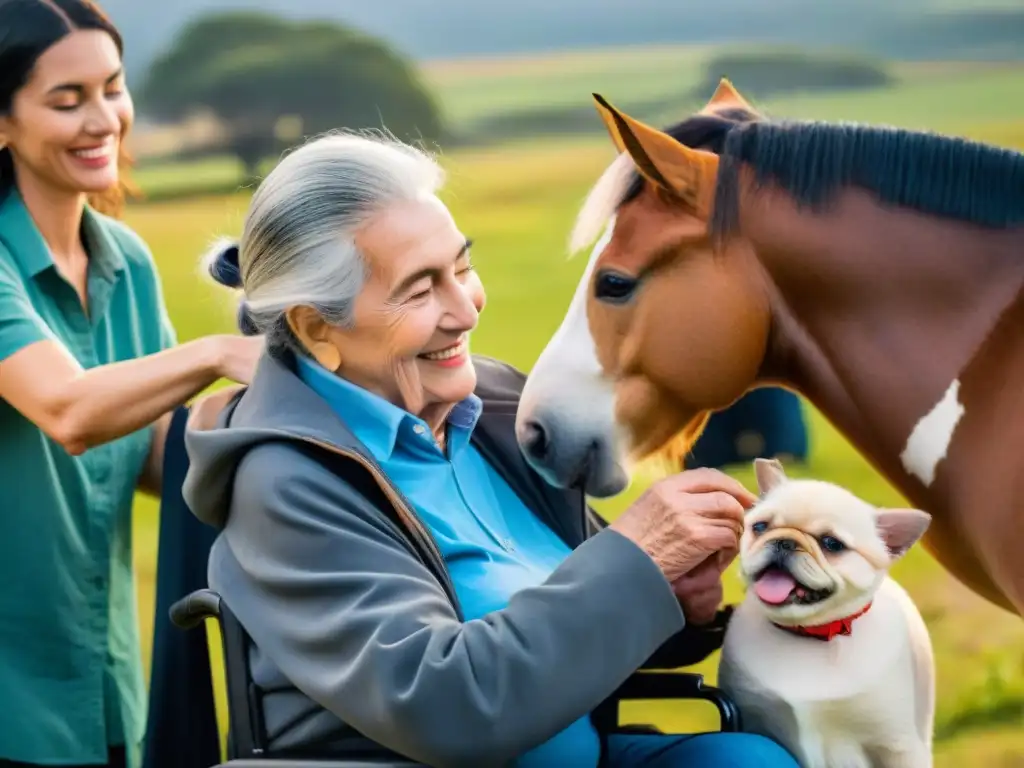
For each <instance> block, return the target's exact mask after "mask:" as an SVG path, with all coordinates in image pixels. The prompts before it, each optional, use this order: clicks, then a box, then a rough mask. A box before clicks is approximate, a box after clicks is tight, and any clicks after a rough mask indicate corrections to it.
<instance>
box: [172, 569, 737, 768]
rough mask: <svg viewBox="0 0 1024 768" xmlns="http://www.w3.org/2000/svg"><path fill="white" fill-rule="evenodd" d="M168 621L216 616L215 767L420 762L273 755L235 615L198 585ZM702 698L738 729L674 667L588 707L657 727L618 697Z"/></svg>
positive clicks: (724, 723)
mask: <svg viewBox="0 0 1024 768" xmlns="http://www.w3.org/2000/svg"><path fill="white" fill-rule="evenodd" d="M170 614H171V621H172V622H173V623H174V625H175V626H176V627H178V628H180V629H183V630H189V629H193V628H195V627H198V626H200V625H201V624H202V623H203V622H204V621H206V620H215V621H217V623H218V625H219V628H220V636H221V645H222V651H223V658H224V672H225V682H226V688H227V700H228V750H227V751H228V762H226V763H221V764H220V765H221V768H385V767H386V768H421V764H420V763H415V762H404V761H394V760H385V761H376V762H374V761H367V760H359V759H330V758H325V759H306V758H300V759H296V758H292V757H286V756H275V755H274V754H273V752H272V751H271V750H270V749H269V748H268V745H267V736H266V732H265V729H264V725H263V714H262V713H263V707H262V701H261V692H260V690H259V687H258V686H257V685H255V683H254V682H253V680H252V676H251V674H250V669H249V650H250V646H251V642H252V641H251V639H250V638H249V636H248V634H247V633H246V631H245V629H244V628H243V627H242V625H241V623H240V622H239V621H238V619H237V618H236V617H235V616H234V614H232V613H231V610H230V609H229V608H228V606H227V605H226V604H225V602H224V601H223V600H222V599H221V597H220V595H218V594H217V593H216V592H214V591H213V590H210V589H200V590H196V591H195V592H193V593H191V594H189V595H187V596H185V597H183V598H181V599H180V600H178V601H177V602H176V603H174V604H173V605H172V606H171V610H170ZM656 699H661V700H669V699H675V700H702V701H707V702H710V703H711V704H713V705H714V706H715V707H716V708H717V709H718V714H719V720H720V730H721V731H727V732H738V731H740V729H741V722H740V714H739V710H738V709H737V708H736V706H735V705H734V704H733V703H732V702H731V701H730V700H729V699H728V697H726V696H725V695H724V694H723V693H722V692H721V691H720V690H718V689H717V688H714V687H713V686H710V685H706V684H705V683H704V678H703V676H702V675H697V674H690V673H676V672H657V671H652V672H647V671H642V672H637V673H636V674H634V675H633V676H632V677H630V678H629V679H628V680H626V682H625V683H623V684H622V685H621V686H620V687H619V688H618V690H616V691H615V692H614V693H613V694H612V695H611V696H610V697H608V699H606V700H605V701H604V702H603V703H602V704H601V705H600V706H599V707H598V708H597V710H596V711H595V712H594V714H593V720H594V723H595V725H596V727H597V729H598V730H599V731H600V732H602V733H630V732H632V733H636V732H638V731H641V732H642V731H646V732H657V731H656V729H654V728H653V727H651V726H637V725H620V724H619V703H620V702H623V701H629V700H656Z"/></svg>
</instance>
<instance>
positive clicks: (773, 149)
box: [572, 109, 1024, 250]
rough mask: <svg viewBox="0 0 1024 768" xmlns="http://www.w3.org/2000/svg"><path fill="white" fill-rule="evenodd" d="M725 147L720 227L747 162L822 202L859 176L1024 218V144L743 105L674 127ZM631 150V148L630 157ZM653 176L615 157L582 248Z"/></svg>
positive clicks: (934, 202) (710, 146) (930, 198)
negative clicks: (759, 111)
mask: <svg viewBox="0 0 1024 768" xmlns="http://www.w3.org/2000/svg"><path fill="white" fill-rule="evenodd" d="M665 132H666V133H668V134H669V135H670V136H672V138H674V139H676V140H677V141H679V142H680V143H681V144H684V145H686V146H688V147H694V148H700V149H706V150H709V151H712V152H715V153H716V154H718V155H719V156H720V157H721V160H720V162H719V172H718V186H717V190H716V196H715V205H714V212H713V215H712V221H711V230H712V232H713V233H715V234H721V233H725V232H729V231H732V230H733V229H734V228H735V226H736V224H737V218H738V197H739V195H738V189H739V185H738V167H739V165H740V163H743V164H745V165H747V166H748V167H750V168H751V169H752V170H753V171H754V174H755V178H756V179H757V181H758V182H762V183H763V182H769V181H770V182H774V183H776V184H778V185H779V186H780V187H782V188H783V189H784V190H785V191H786V192H788V193H789V194H790V195H792V196H793V198H794V199H795V200H796V201H797V202H798V203H799V204H802V205H806V206H809V207H811V208H812V209H820V208H821V206H823V205H824V204H826V203H827V202H828V200H829V196H830V195H831V194H832V193H833V192H834V191H835V190H836V189H838V188H841V187H844V186H851V185H852V186H858V187H862V188H865V189H867V190H869V191H871V192H873V193H874V194H876V195H877V196H878V197H879V199H880V200H882V201H883V202H884V203H887V204H890V205H899V206H905V207H908V208H913V209H915V210H918V211H922V212H924V213H929V214H933V215H936V216H943V217H947V218H954V219H960V220H962V221H965V222H968V223H970V224H977V225H980V226H987V227H1005V226H1014V225H1020V224H1024V154H1022V153H1020V152H1016V151H1014V150H1011V149H1004V148H1000V147H994V146H989V145H986V144H982V143H979V142H976V141H971V140H968V139H965V138H960V137H951V136H943V135H939V134H936V133H931V132H926V131H912V130H907V129H902V128H892V127H876V126H870V125H858V124H851V123H826V122H789V121H781V122H772V121H768V120H765V119H763V118H761V117H759V116H758V115H755V114H754V113H751V112H748V111H746V110H742V109H736V110H730V111H726V112H723V113H720V114H718V115H706V114H705V115H695V116H693V117H690V118H688V119H687V120H684V121H682V122H681V123H678V124H676V125H674V126H671V127H670V128H668V129H667V130H666V131H665ZM627 159H628V158H627ZM642 188H643V181H642V179H641V177H640V175H639V174H638V173H637V172H636V169H635V167H634V166H633V165H632V163H629V164H628V165H627V164H626V163H625V161H623V160H622V158H621V157H620V159H619V160H618V161H616V163H613V164H612V165H611V166H610V167H609V169H608V170H607V171H606V172H605V175H604V176H603V177H602V179H601V180H600V181H599V182H598V183H597V184H596V185H595V186H594V189H593V191H592V192H591V195H590V197H589V198H588V200H587V202H586V204H585V205H584V207H583V209H582V210H581V213H580V217H579V219H578V220H577V225H576V229H575V230H574V232H573V238H572V247H573V250H576V249H578V248H580V247H582V246H583V245H586V244H587V243H588V242H592V241H593V239H595V238H596V236H597V234H598V229H599V228H600V226H602V225H603V222H604V221H606V220H607V218H608V217H609V216H610V215H611V214H613V213H614V212H615V211H616V210H617V209H618V208H619V207H620V206H622V205H624V204H625V203H627V202H629V201H630V200H632V199H633V198H635V197H636V196H637V195H638V194H639V193H640V191H641V189H642Z"/></svg>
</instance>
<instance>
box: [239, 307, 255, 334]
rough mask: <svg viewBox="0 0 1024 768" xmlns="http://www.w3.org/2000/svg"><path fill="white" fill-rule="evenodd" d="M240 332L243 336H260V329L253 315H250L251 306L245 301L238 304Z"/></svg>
mask: <svg viewBox="0 0 1024 768" xmlns="http://www.w3.org/2000/svg"><path fill="white" fill-rule="evenodd" d="M238 330H239V331H241V332H242V335H243V336H259V335H260V329H259V328H257V327H256V323H254V322H253V319H252V315H250V314H249V305H248V304H247V303H246V302H244V301H242V302H239V304H238Z"/></svg>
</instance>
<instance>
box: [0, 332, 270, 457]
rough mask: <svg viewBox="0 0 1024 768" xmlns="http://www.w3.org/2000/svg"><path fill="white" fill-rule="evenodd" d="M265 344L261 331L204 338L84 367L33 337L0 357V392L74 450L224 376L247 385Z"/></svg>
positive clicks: (129, 428)
mask: <svg viewBox="0 0 1024 768" xmlns="http://www.w3.org/2000/svg"><path fill="white" fill-rule="evenodd" d="M262 349H263V339H262V337H235V336H208V337H205V338H202V339H197V340H195V341H190V342H187V343H185V344H181V345H179V346H177V347H174V348H172V349H166V350H163V351H162V352H158V353H156V354H153V355H147V356H145V357H140V358H137V359H134V360H126V361H123V362H118V363H111V364H109V365H104V366H99V367H97V368H91V369H88V370H85V369H83V368H82V367H81V366H80V365H79V364H78V361H77V360H75V358H74V357H72V355H71V354H70V353H69V352H68V351H67V350H66V349H65V348H64V347H63V346H62V345H61V344H60V343H59V342H57V341H54V340H45V341H38V342H36V343H34V344H30V345H28V346H26V347H24V348H22V349H20V350H18V351H17V352H15V353H14V354H12V355H10V356H9V357H7V358H5V359H4V360H3V361H2V362H0V398H2V399H4V400H6V401H7V402H8V403H10V404H11V405H12V406H14V408H15V409H17V410H18V411H19V412H20V413H21V414H22V415H23V416H24V417H25V418H27V419H29V420H30V421H32V422H33V423H35V424H36V425H37V426H38V427H39V428H40V429H42V430H43V432H45V433H46V434H47V435H49V436H50V437H51V438H53V439H54V440H56V441H57V442H58V443H60V444H61V445H62V446H63V447H64V448H65V450H67V451H68V453H71V454H73V455H78V454H81V453H83V452H84V451H86V450H88V449H89V448H91V447H93V446H96V445H101V444H103V443H106V442H109V441H110V440H115V439H117V438H119V437H123V436H124V435H127V434H130V433H131V432H135V431H136V430H139V429H142V428H143V427H145V426H148V425H149V424H152V423H153V422H155V421H157V420H158V419H159V418H160V417H161V416H164V415H165V414H167V413H168V412H169V411H171V410H172V409H174V408H176V407H177V406H179V405H181V404H182V403H184V402H185V401H186V400H188V399H189V398H191V397H192V396H193V395H195V394H197V393H199V392H201V391H202V390H203V389H205V388H206V387H207V386H209V385H210V384H212V383H213V382H214V381H216V380H217V379H219V378H221V377H222V376H223V377H227V378H231V379H233V380H234V381H238V382H242V383H247V382H248V380H249V377H250V376H251V375H252V372H253V371H254V370H255V365H256V360H257V358H258V357H259V354H260V353H261V351H262ZM165 434H166V433H165ZM161 446H162V443H161Z"/></svg>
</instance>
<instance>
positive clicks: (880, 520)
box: [876, 509, 932, 562]
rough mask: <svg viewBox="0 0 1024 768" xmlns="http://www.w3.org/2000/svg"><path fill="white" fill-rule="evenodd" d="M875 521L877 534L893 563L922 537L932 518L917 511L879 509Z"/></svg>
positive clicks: (925, 513)
mask: <svg viewBox="0 0 1024 768" xmlns="http://www.w3.org/2000/svg"><path fill="white" fill-rule="evenodd" d="M876 520H877V525H878V534H879V536H881V537H882V541H884V542H885V546H886V547H887V548H888V550H889V559H890V560H891V561H892V562H895V561H897V560H899V559H900V558H901V557H903V556H904V555H905V554H907V551H908V550H909V549H910V548H911V547H912V546H914V544H916V543H917V540H918V539H920V538H921V536H922V535H924V532H925V531H927V530H928V526H929V525H930V524H931V522H932V516H931V515H929V514H928V513H927V512H922V511H921V510H919V509H880V510H878V515H877V517H876Z"/></svg>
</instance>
